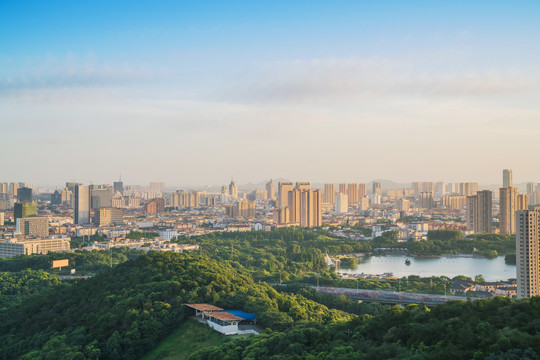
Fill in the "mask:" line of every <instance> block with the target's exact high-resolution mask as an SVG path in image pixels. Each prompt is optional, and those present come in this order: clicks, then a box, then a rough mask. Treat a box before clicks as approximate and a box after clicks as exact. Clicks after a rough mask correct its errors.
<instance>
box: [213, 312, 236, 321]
mask: <svg viewBox="0 0 540 360" xmlns="http://www.w3.org/2000/svg"><path fill="white" fill-rule="evenodd" d="M207 315H208V316H210V317H213V318H214V319H218V320H222V321H230V320H244V318H241V317H240V316H236V315H233V314H231V313H228V312H217V313H211V314H207Z"/></svg>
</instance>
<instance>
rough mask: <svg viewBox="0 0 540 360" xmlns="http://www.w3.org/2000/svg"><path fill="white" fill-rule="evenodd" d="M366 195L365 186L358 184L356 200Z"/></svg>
mask: <svg viewBox="0 0 540 360" xmlns="http://www.w3.org/2000/svg"><path fill="white" fill-rule="evenodd" d="M366 195H367V189H366V184H358V199H360V198H362V197H364V196H366Z"/></svg>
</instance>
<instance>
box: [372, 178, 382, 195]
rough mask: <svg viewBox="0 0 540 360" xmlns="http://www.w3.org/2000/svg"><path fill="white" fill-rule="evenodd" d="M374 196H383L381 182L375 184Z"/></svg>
mask: <svg viewBox="0 0 540 360" xmlns="http://www.w3.org/2000/svg"><path fill="white" fill-rule="evenodd" d="M372 193H373V194H376V195H382V185H381V182H380V181H374V182H373V191H372Z"/></svg>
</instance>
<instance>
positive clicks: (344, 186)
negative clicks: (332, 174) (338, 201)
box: [339, 184, 347, 194]
mask: <svg viewBox="0 0 540 360" xmlns="http://www.w3.org/2000/svg"><path fill="white" fill-rule="evenodd" d="M339 192H340V193H342V194H346V193H347V184H339Z"/></svg>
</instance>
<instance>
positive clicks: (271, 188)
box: [266, 179, 276, 201]
mask: <svg viewBox="0 0 540 360" xmlns="http://www.w3.org/2000/svg"><path fill="white" fill-rule="evenodd" d="M266 196H267V197H268V200H271V201H275V200H276V187H275V185H274V182H273V181H272V179H270V181H269V182H267V183H266Z"/></svg>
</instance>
